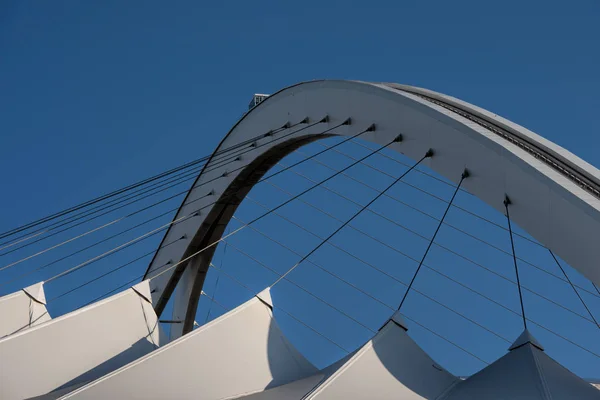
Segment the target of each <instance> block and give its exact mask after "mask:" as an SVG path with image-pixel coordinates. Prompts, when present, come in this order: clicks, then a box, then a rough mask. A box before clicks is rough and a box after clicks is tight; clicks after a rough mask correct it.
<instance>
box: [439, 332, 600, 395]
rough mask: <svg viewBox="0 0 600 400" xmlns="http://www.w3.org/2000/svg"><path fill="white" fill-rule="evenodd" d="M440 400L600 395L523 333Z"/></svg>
mask: <svg viewBox="0 0 600 400" xmlns="http://www.w3.org/2000/svg"><path fill="white" fill-rule="evenodd" d="M443 399H444V400H457V399H489V400H494V399H498V400H500V399H531V400H535V399H543V400H573V399H578V400H587V399H590V400H591V399H600V391H599V390H598V389H596V388H594V387H593V386H592V385H590V384H589V383H587V382H586V381H584V380H583V379H581V378H579V377H578V376H577V375H575V374H573V373H572V372H571V371H569V370H568V369H566V368H565V367H563V366H562V365H560V364H559V363H557V362H556V361H554V360H553V359H552V358H550V357H549V356H548V355H547V354H546V353H545V352H544V350H543V348H542V346H541V345H540V344H539V343H538V342H537V340H535V338H534V337H533V336H532V335H531V333H529V331H527V330H525V331H524V332H523V333H522V334H521V336H519V338H518V339H517V340H516V341H515V343H513V345H512V346H511V347H510V349H509V352H508V353H507V354H506V355H504V356H503V357H501V358H500V359H498V360H497V361H496V362H494V363H492V364H490V365H488V366H487V367H486V368H484V369H482V370H481V371H479V372H478V373H476V374H475V375H473V376H471V377H469V378H467V379H466V380H464V381H462V382H460V383H459V384H458V385H456V386H455V387H454V388H453V389H452V390H451V391H450V392H449V393H448V394H447V395H446V396H444V397H443Z"/></svg>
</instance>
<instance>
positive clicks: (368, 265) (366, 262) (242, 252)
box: [225, 196, 511, 343]
mask: <svg viewBox="0 0 600 400" xmlns="http://www.w3.org/2000/svg"><path fill="white" fill-rule="evenodd" d="M246 198H248V197H247V196H246ZM257 204H258V203H257ZM262 206H263V207H265V208H266V206H264V205H262ZM274 215H277V216H279V217H280V218H282V219H284V220H285V221H288V222H290V223H292V224H294V225H295V226H297V227H298V228H300V229H302V230H303V231H305V232H307V233H309V234H311V235H313V236H315V237H317V238H318V239H321V240H323V237H321V236H319V235H317V234H315V233H314V232H312V231H311V230H309V229H307V228H305V227H303V226H301V225H300V224H296V223H295V222H293V221H291V220H290V219H288V218H287V217H285V216H283V215H281V214H279V213H277V212H275V213H274ZM233 218H235V219H236V220H238V221H239V222H240V223H244V222H243V221H241V220H240V219H239V218H237V217H235V216H234V217H233ZM340 222H342V221H340ZM248 228H249V229H251V230H252V231H254V232H256V233H258V234H259V235H261V236H263V237H265V238H266V239H267V240H269V241H271V242H273V243H275V244H277V245H278V246H280V247H282V248H283V249H285V250H287V251H289V252H290V253H292V254H294V255H296V256H298V257H302V255H301V254H300V253H298V252H296V251H295V250H293V249H291V248H290V247H289V246H287V245H285V244H283V243H281V242H280V241H279V240H277V239H274V238H272V237H270V236H269V235H267V234H266V233H264V232H262V231H260V230H259V229H257V228H256V227H254V226H249V227H248ZM225 243H228V244H229V246H230V247H231V248H232V249H234V250H235V251H237V252H238V253H240V254H242V255H244V256H246V257H247V258H249V259H251V260H252V261H254V262H256V263H257V264H259V265H261V266H263V267H264V268H265V269H268V270H272V269H271V268H270V267H268V266H267V265H266V264H264V263H263V262H262V261H260V260H258V259H256V258H255V257H252V256H251V255H249V254H248V253H246V252H245V251H244V250H242V249H240V248H239V247H237V246H235V245H233V244H231V242H225ZM329 245H330V246H332V247H334V248H336V249H338V250H340V251H342V252H343V253H345V254H347V255H349V256H350V257H352V258H354V259H356V260H357V261H359V262H361V263H362V264H364V265H366V266H367V267H369V268H371V269H373V270H375V271H378V272H380V273H381V274H383V275H385V276H387V277H389V278H390V279H392V280H394V281H395V282H397V283H399V284H401V285H402V286H405V287H408V284H406V283H404V282H402V281H401V280H400V279H398V278H396V277H395V276H393V275H390V274H389V273H387V272H385V271H384V270H382V269H380V268H378V267H376V266H375V265H373V264H371V263H369V262H368V261H366V260H364V259H362V258H360V257H358V256H356V255H354V254H352V253H350V252H349V251H347V250H345V249H343V248H341V247H339V246H338V245H336V244H334V243H332V242H329ZM307 262H309V263H311V264H312V265H314V266H315V267H317V268H319V269H321V270H323V271H325V272H326V273H328V274H330V275H331V276H333V277H335V278H337V279H338V280H339V281H341V282H343V283H345V284H347V285H348V286H350V287H352V288H354V289H356V290H358V291H359V292H361V293H363V294H365V295H366V296H368V297H370V298H372V299H373V300H375V301H377V302H378V303H380V304H382V305H383V306H385V307H387V308H388V309H390V310H391V311H396V308H395V307H392V306H390V305H389V304H387V303H384V302H383V301H381V300H379V299H377V298H376V297H375V296H372V295H370V294H369V293H367V292H366V291H364V290H362V289H361V288H359V287H358V286H356V285H353V284H352V283H350V282H348V281H347V280H345V279H343V278H342V277H340V276H339V275H337V274H334V273H332V272H331V271H329V270H328V269H326V268H325V267H323V266H321V265H319V264H317V263H316V262H314V261H312V260H307ZM425 267H427V266H425ZM272 271H274V270H272ZM412 290H413V292H416V293H418V294H420V295H422V296H423V297H425V298H426V299H428V300H430V301H432V302H434V303H436V304H438V305H440V306H442V307H444V308H445V309H447V310H449V311H451V312H453V313H455V314H457V315H458V316H460V317H462V318H464V319H465V320H467V321H469V322H471V323H472V324H474V325H476V326H478V327H480V328H482V329H484V330H486V331H488V332H489V333H491V334H493V335H494V336H496V337H498V338H500V339H502V340H504V341H505V342H507V343H511V341H509V340H508V339H507V338H505V337H503V336H501V335H499V334H498V333H496V332H494V331H492V330H491V329H489V328H486V327H485V326H483V325H481V324H480V323H478V322H476V321H474V320H473V319H471V318H469V317H467V316H465V315H463V314H461V313H459V312H458V311H456V310H454V309H452V308H450V307H448V306H447V305H445V304H444V303H442V302H440V301H437V300H435V299H434V298H432V297H430V296H429V295H427V294H425V293H423V292H421V291H419V290H417V289H414V288H413V289H412Z"/></svg>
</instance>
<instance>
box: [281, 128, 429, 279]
mask: <svg viewBox="0 0 600 400" xmlns="http://www.w3.org/2000/svg"><path fill="white" fill-rule="evenodd" d="M401 140H402V137H398V138H396V139H394V140H393V141H392V142H390V143H388V144H386V145H385V146H383V147H380V148H379V149H377V150H376V152H379V151H381V150H382V149H384V148H386V147H387V146H389V145H390V144H392V143H394V142H400V141H401ZM432 155H433V151H431V150H429V151H427V153H426V154H425V155H424V156H423V157H421V159H420V160H419V161H417V162H416V163H415V164H414V165H413V166H412V167H410V168H409V169H408V170H407V171H405V172H404V173H402V174H401V175H400V176H399V177H398V178H396V179H395V180H394V181H393V182H392V183H391V184H389V185H388V186H387V187H386V188H385V189H384V190H383V191H382V192H380V193H378V194H377V196H375V197H373V198H372V199H371V200H370V201H369V202H368V203H367V204H366V205H364V206H363V207H362V208H361V209H360V210H358V211H357V212H356V213H354V214H353V215H352V217H350V218H349V219H347V220H346V221H345V222H344V223H343V224H342V225H340V226H339V227H338V228H337V229H336V230H335V231H333V232H332V233H331V234H330V235H329V236H327V237H326V238H325V239H324V240H321V241H320V242H319V244H318V245H317V246H315V247H313V248H312V250H311V251H309V252H308V253H306V254H305V255H304V257H302V258H301V259H300V261H298V262H297V263H296V264H295V265H293V266H292V267H291V268H290V269H289V270H288V271H287V272H286V273H285V274H283V275H281V276H280V277H279V278H278V279H277V280H276V281H275V282H274V283H273V284H272V285H271V286H272V287H273V286H275V285H277V283H279V282H280V281H281V280H282V279H285V277H286V276H287V275H289V274H290V273H291V272H292V271H293V270H294V269H296V268H297V267H298V266H299V265H300V264H301V263H302V262H303V261H304V260H306V259H307V258H308V257H310V256H311V255H312V254H314V253H315V252H316V251H317V250H319V249H320V248H321V247H322V246H323V245H324V244H325V243H327V242H328V241H329V240H330V239H331V238H332V237H334V236H335V235H336V234H337V233H338V232H339V231H341V230H342V229H343V228H344V227H345V226H346V225H348V224H349V223H350V222H352V221H353V220H354V219H355V218H356V217H358V216H359V215H360V214H361V213H362V212H363V211H364V210H366V209H367V208H368V207H370V206H371V204H373V203H374V202H375V201H377V200H378V199H379V198H380V197H381V196H382V195H383V194H384V193H385V192H387V191H388V190H389V189H391V188H392V187H393V186H394V185H396V183H398V182H399V181H400V180H401V179H402V178H404V177H405V176H406V175H407V174H408V173H409V172H410V171H412V170H413V169H414V168H415V167H416V166H417V165H419V164H420V163H421V162H422V161H423V160H425V159H426V158H429V157H431V156H432Z"/></svg>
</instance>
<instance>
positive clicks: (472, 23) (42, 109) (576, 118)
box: [0, 0, 600, 377]
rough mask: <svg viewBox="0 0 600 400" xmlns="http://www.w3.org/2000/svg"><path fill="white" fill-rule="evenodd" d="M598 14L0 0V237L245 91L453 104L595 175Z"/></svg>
mask: <svg viewBox="0 0 600 400" xmlns="http://www.w3.org/2000/svg"><path fill="white" fill-rule="evenodd" d="M599 18H600V3H598V2H597V1H594V0H589V1H584V0H582V1H577V2H570V3H565V2H559V1H531V2H523V1H503V2H496V3H490V2H482V1H462V2H445V1H439V2H425V1H406V2H405V1H391V0H390V1H370V2H353V1H304V2H301V3H298V2H283V1H239V2H192V1H189V2H186V1H177V2H170V4H168V5H167V4H166V3H164V2H158V1H143V2H142V1H137V2H134V1H128V2H123V1H106V2H102V3H90V2H76V1H64V2H63V1H54V2H29V1H16V0H0V171H2V186H1V187H2V191H1V193H2V196H1V197H0V210H2V212H1V214H0V230H2V231H4V230H6V229H9V228H11V227H14V226H17V225H19V224H22V223H26V222H28V221H30V220H33V219H35V218H39V217H42V216H44V215H46V214H48V213H51V212H55V211H57V210H60V209H63V208H66V207H68V206H71V205H73V204H76V203H78V202H81V201H84V200H86V199H88V198H91V197H94V196H97V195H100V194H102V193H105V192H107V191H109V190H112V189H115V188H118V187H121V186H123V185H126V184H129V183H131V182H134V181H136V180H139V179H142V178H145V177H147V176H150V175H152V174H154V173H158V172H160V171H162V170H164V169H166V168H169V167H173V166H176V165H179V164H181V163H183V162H185V161H189V160H192V159H195V158H198V157H200V156H203V155H206V154H208V153H210V152H211V151H212V149H213V148H214V146H215V145H216V144H217V143H218V141H219V140H220V139H221V138H222V137H223V135H224V134H225V133H226V132H227V130H228V129H229V128H230V127H231V125H233V124H234V123H235V121H236V120H237V119H238V118H239V117H240V116H241V114H242V113H243V112H244V111H245V108H246V105H247V102H248V100H249V97H250V96H251V95H252V94H253V93H255V92H262V93H271V92H274V91H276V90H278V89H280V88H282V87H284V86H287V85H290V84H293V83H296V82H299V81H303V80H311V79H318V78H335V79H358V80H366V81H392V82H400V83H406V84H412V85H416V86H423V87H427V88H430V89H433V90H436V91H439V92H442V93H447V94H450V95H453V96H456V97H459V98H461V99H464V100H466V101H469V102H471V103H474V104H477V105H479V106H481V107H484V108H486V109H489V110H492V111H494V112H496V113H498V114H500V115H502V116H504V117H506V118H509V119H511V120H513V121H515V122H517V123H519V124H521V125H523V126H525V127H527V128H529V129H531V130H533V131H535V132H537V133H539V134H541V135H543V136H544V137H546V138H548V139H550V140H552V141H554V142H556V143H558V144H559V145H562V146H564V147H565V148H567V149H569V150H571V151H572V152H574V153H575V154H577V155H579V156H580V157H582V158H583V159H585V160H586V161H588V162H590V163H591V164H593V165H596V166H600V153H598V151H597V149H598V148H599V146H600V139H599V136H598V132H599V131H600V122H599V119H598V117H597V115H598V110H599V109H600V100H599V99H598V95H597V93H598V92H600V76H599V73H598V70H600V67H599V65H600V46H598V38H600V25H599V24H598V21H599ZM315 173H316V172H315ZM172 204H173V206H176V205H177V204H176V202H175V203H172ZM109 248H110V247H109ZM149 248H151V246H150V247H149ZM531 252H533V250H531ZM135 254H136V253H135V252H132V253H131V254H130V256H131V257H133V255H135ZM137 254H139V252H138V253H137ZM51 259H52V258H48V260H51ZM82 259H85V257H84V258H82ZM124 260H126V259H124ZM0 261H2V262H1V263H0V264H2V265H4V264H5V262H4V260H0ZM35 265H36V264H35V263H32V264H30V265H29V266H27V267H26V268H33V267H34V266H35ZM107 268H108V267H107ZM142 269H143V268H142ZM47 276H48V275H47ZM82 276H83V275H82ZM80 279H81V276H80ZM3 280H4V278H3V275H0V282H1V281H3ZM11 289H14V287H11ZM5 290H8V288H6V287H5V288H2V287H0V293H5V292H6V291H5ZM48 290H49V291H51V290H52V288H48ZM576 306H577V305H574V306H573V307H576ZM595 306H596V308H595V309H596V310H600V303H598V302H596V303H595ZM61 307H66V306H61ZM59 311H60V310H59ZM501 327H502V324H501V323H499V324H498V328H499V329H500V328H501ZM591 332H592V333H595V334H598V332H597V331H596V332H593V331H591ZM515 333H516V331H514V330H511V331H510V332H509V333H507V335H514V334H515ZM592 333H590V335H587V333H586V334H585V335H587V336H584V337H582V338H581V339H582V340H584V341H586V342H589V343H592V342H594V341H595V342H598V341H597V336H596V337H595V338H594V337H593V336H591V335H592ZM502 346H504V344H502ZM502 346H500V347H502ZM504 347H506V346H504ZM480 350H482V351H484V352H485V349H480ZM596 351H600V348H598V347H596ZM568 352H569V350H568V348H565V349H564V350H563V353H561V354H563V356H564V357H566V358H565V360H566V361H565V362H570V364H569V365H568V366H569V367H571V368H572V369H574V370H575V369H577V371H576V372H577V373H579V374H581V375H586V376H592V375H597V374H594V371H597V368H598V366H599V365H600V364H599V363H598V360H597V359H594V358H589V357H588V358H585V357H584V358H583V361H581V360H580V359H577V358H572V359H568V357H567V356H568V354H567V353H568ZM487 355H488V356H489V357H488V359H490V357H491V359H493V356H494V355H495V356H498V355H499V353H494V352H491V353H487ZM321 361H323V360H321ZM471 361H472V360H471ZM561 361H562V359H561ZM575 366H576V367H575ZM480 367H481V365H477V364H476V363H471V362H469V361H464V364H460V363H459V364H458V366H457V367H456V371H459V372H472V370H474V369H477V368H480ZM596 377H597V376H596Z"/></svg>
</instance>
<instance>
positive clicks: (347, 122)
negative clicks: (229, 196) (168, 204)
mask: <svg viewBox="0 0 600 400" xmlns="http://www.w3.org/2000/svg"><path fill="white" fill-rule="evenodd" d="M327 121H328V118H327V117H324V118H322V119H321V120H319V121H317V122H315V123H312V124H309V125H307V126H305V127H303V128H300V129H298V130H295V131H292V132H289V133H287V134H286V135H283V136H280V137H277V138H276V139H273V140H271V141H270V142H268V143H263V144H261V145H255V146H253V148H252V149H250V150H249V151H253V150H254V149H256V148H258V147H261V146H264V145H267V144H270V143H272V142H274V141H278V140H281V139H283V138H285V137H287V136H289V135H292V134H295V133H298V132H300V131H302V130H305V129H308V128H310V127H312V126H315V125H317V124H320V123H324V122H327ZM307 123H308V118H305V119H303V120H302V121H300V122H299V123H297V124H294V125H289V124H288V125H286V126H287V127H288V128H289V127H292V126H296V125H299V124H307ZM349 123H350V120H349V119H347V120H346V121H344V122H343V123H341V124H338V125H336V126H334V127H332V128H330V129H328V130H326V131H324V132H321V134H323V133H326V132H328V131H330V130H333V129H335V128H337V127H339V126H342V125H348V124H349ZM273 134H274V131H270V132H268V133H267V134H264V135H261V137H269V136H272V135H273ZM246 166H247V165H243V166H241V167H239V168H237V169H235V170H234V171H237V170H240V169H242V168H245V167H246ZM214 169H216V167H214ZM210 170H211V169H208V170H206V172H209V171H210ZM232 172H233V171H232ZM221 178H223V176H219V177H216V178H213V179H210V180H208V181H206V182H203V183H202V184H199V185H195V186H193V187H192V188H190V189H189V190H185V191H182V192H179V193H176V194H175V195H173V196H171V197H169V198H167V199H164V200H162V201H160V202H157V203H155V204H152V205H150V206H148V207H146V208H143V209H141V210H137V211H136V212H133V213H131V214H128V215H126V216H125V217H122V218H118V219H117V220H115V221H113V222H111V223H109V224H107V225H106V226H108V225H110V224H112V223H116V222H119V221H121V220H122V219H125V218H129V217H131V216H132V215H135V214H137V213H139V212H141V211H144V210H146V209H148V208H150V207H153V206H155V205H157V204H160V203H162V202H164V201H167V200H170V199H171V198H174V197H177V196H180V195H182V194H187V193H189V192H190V191H191V190H193V189H195V188H197V187H200V186H204V185H206V184H208V183H210V182H213V181H215V180H217V179H221ZM172 186H173V185H172ZM165 190H166V188H165ZM140 200H141V199H138V200H135V201H133V202H130V203H128V204H125V205H123V206H120V207H117V208H116V209H120V208H123V207H125V206H127V205H130V204H132V203H134V202H137V201H140ZM194 201H195V200H194ZM116 209H113V210H110V211H107V212H104V213H102V214H100V215H97V216H94V217H92V218H89V219H87V220H85V221H83V222H81V223H78V224H76V225H73V226H71V227H68V228H65V229H62V230H60V231H58V232H55V233H54V234H52V235H49V236H46V237H44V238H41V239H38V240H35V241H33V242H30V243H28V244H26V245H23V246H20V247H18V248H16V249H13V250H11V251H8V252H5V253H4V254H0V256H2V255H6V254H8V253H12V252H13V251H17V250H19V249H21V248H23V247H27V246H29V245H31V244H34V243H37V242H39V241H42V240H45V239H47V238H49V237H51V236H54V235H56V234H59V233H62V232H64V231H66V230H68V229H71V228H73V227H75V226H78V225H81V224H82V223H85V222H89V221H90V220H93V219H96V218H98V217H100V216H102V215H105V214H108V213H110V212H112V211H114V210H116ZM106 226H102V227H100V229H102V228H104V227H106ZM96 230H98V229H96ZM96 230H91V231H88V232H86V233H84V234H82V235H80V236H78V237H76V238H73V239H72V240H71V239H70V240H67V241H65V242H63V243H60V244H59V245H56V246H53V247H51V248H49V249H46V250H44V251H42V252H39V253H36V254H35V255H33V256H30V257H26V258H24V259H21V260H18V261H17V262H14V263H11V264H9V265H7V266H4V267H2V268H0V271H2V270H3V269H6V268H8V267H11V266H13V265H16V264H18V263H21V262H23V261H26V260H28V259H30V258H33V257H35V256H38V255H40V254H43V253H45V252H46V251H49V250H52V249H54V248H57V247H60V246H62V245H64V244H66V243H69V242H71V241H73V240H76V239H79V238H80V237H83V236H85V235H87V234H89V233H92V232H95V231H96Z"/></svg>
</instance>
